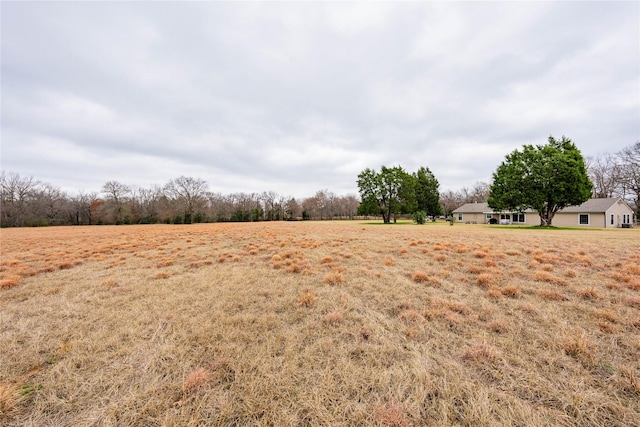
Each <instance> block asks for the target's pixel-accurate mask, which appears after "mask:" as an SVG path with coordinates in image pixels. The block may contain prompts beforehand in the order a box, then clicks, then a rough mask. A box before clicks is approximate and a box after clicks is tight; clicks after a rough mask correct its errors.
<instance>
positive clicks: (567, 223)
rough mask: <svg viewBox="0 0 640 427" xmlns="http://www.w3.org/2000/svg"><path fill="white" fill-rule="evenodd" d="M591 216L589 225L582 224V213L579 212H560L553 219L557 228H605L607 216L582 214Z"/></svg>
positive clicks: (602, 214)
mask: <svg viewBox="0 0 640 427" xmlns="http://www.w3.org/2000/svg"><path fill="white" fill-rule="evenodd" d="M581 213H583V214H588V215H589V224H588V225H581V224H580V213H578V212H566V213H565V212H558V213H557V214H556V215H555V216H554V217H553V225H554V226H556V227H600V228H602V227H604V225H605V223H604V219H605V218H604V217H605V214H604V213H602V212H600V213H593V212H581Z"/></svg>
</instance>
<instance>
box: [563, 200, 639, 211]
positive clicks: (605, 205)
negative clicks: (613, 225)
mask: <svg viewBox="0 0 640 427" xmlns="http://www.w3.org/2000/svg"><path fill="white" fill-rule="evenodd" d="M618 201H621V202H622V199H619V198H606V199H589V200H587V201H586V202H584V203H583V204H581V205H578V206H568V207H566V208H564V209H563V210H562V211H561V212H566V213H596V212H606V211H607V210H609V209H610V208H611V207H612V206H613V205H615V204H616V203H618ZM622 203H623V204H625V206H626V203H624V202H622ZM629 210H631V208H629Z"/></svg>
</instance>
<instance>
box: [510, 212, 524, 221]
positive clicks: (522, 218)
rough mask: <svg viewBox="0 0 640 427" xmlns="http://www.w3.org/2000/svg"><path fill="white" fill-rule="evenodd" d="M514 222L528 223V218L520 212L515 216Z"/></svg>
mask: <svg viewBox="0 0 640 427" xmlns="http://www.w3.org/2000/svg"><path fill="white" fill-rule="evenodd" d="M513 222H521V223H523V222H527V221H526V217H525V216H524V213H523V212H518V213H514V214H513Z"/></svg>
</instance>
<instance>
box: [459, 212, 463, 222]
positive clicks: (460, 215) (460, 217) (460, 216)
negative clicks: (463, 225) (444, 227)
mask: <svg viewBox="0 0 640 427" xmlns="http://www.w3.org/2000/svg"><path fill="white" fill-rule="evenodd" d="M458 221H462V214H461V213H459V214H458Z"/></svg>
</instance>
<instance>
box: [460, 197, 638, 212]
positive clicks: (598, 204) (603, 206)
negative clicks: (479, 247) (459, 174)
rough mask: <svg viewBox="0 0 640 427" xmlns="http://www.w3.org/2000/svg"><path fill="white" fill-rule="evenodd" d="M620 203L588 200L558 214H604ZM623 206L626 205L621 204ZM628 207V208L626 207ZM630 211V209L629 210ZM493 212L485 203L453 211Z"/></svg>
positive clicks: (609, 200)
mask: <svg viewBox="0 0 640 427" xmlns="http://www.w3.org/2000/svg"><path fill="white" fill-rule="evenodd" d="M618 201H620V202H622V199H619V198H606V199H589V200H587V201H586V202H584V203H583V204H581V205H578V206H569V207H566V208H564V209H563V210H561V211H560V212H559V213H596V212H606V211H607V210H608V209H609V208H611V207H612V206H613V205H615V204H616V203H618ZM622 203H623V204H624V205H625V206H627V205H626V203H624V202H622ZM627 207H628V206H627ZM629 211H631V208H629ZM494 212H495V211H494V210H493V209H491V208H490V207H489V204H488V203H486V202H483V203H465V204H464V205H462V206H460V207H459V208H457V209H455V210H454V211H453V213H494ZM525 212H535V211H533V210H531V209H527V210H526V211H525Z"/></svg>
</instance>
